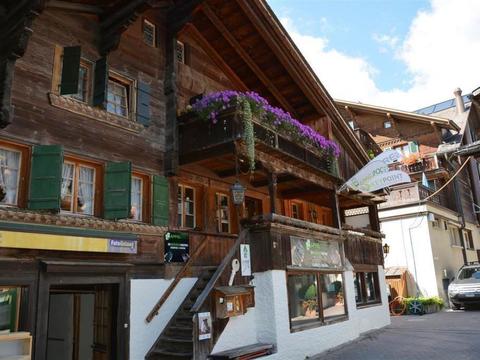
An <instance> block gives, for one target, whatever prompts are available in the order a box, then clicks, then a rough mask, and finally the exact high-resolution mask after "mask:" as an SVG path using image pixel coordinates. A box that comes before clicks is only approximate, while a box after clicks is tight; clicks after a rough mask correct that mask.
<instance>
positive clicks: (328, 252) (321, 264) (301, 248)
mask: <svg viewBox="0 0 480 360" xmlns="http://www.w3.org/2000/svg"><path fill="white" fill-rule="evenodd" d="M290 245H291V252H292V266H298V267H306V268H328V269H336V268H341V267H342V257H341V255H340V245H339V244H338V242H336V241H325V240H316V239H306V238H302V237H298V236H290Z"/></svg>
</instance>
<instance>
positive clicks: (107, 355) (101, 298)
mask: <svg viewBox="0 0 480 360" xmlns="http://www.w3.org/2000/svg"><path fill="white" fill-rule="evenodd" d="M113 306H114V304H113V294H112V287H111V286H99V287H98V288H97V289H96V291H95V305H94V321H93V326H94V332H93V360H110V359H113V356H114V349H113V344H112V338H113V330H114V316H113V314H114V313H115V311H114V309H113Z"/></svg>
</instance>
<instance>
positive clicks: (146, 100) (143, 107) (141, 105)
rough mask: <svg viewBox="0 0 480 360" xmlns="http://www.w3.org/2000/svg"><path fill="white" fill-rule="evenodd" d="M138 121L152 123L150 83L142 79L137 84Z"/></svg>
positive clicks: (146, 123) (146, 124) (145, 123)
mask: <svg viewBox="0 0 480 360" xmlns="http://www.w3.org/2000/svg"><path fill="white" fill-rule="evenodd" d="M137 122H138V123H140V124H142V125H143V126H149V125H150V85H148V84H145V83H143V82H141V81H139V82H138V86H137Z"/></svg>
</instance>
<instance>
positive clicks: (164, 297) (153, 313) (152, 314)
mask: <svg viewBox="0 0 480 360" xmlns="http://www.w3.org/2000/svg"><path fill="white" fill-rule="evenodd" d="M208 242H209V238H208V237H205V239H204V241H202V242H201V243H200V245H199V246H198V247H197V248H196V249H195V252H194V253H193V254H192V256H190V258H189V259H188V261H187V262H186V263H185V265H183V267H182V268H181V269H180V271H179V272H178V274H177V275H176V276H175V279H173V281H172V283H171V284H170V285H169V286H168V288H167V290H165V292H164V293H163V294H162V297H161V298H160V300H158V301H157V303H156V304H155V305H154V307H153V308H152V310H151V311H150V312H149V313H148V315H147V317H146V318H145V321H146V322H147V323H149V322H150V321H152V320H153V318H154V317H155V316H157V315H158V312H159V310H160V308H161V307H162V305H163V304H164V303H165V301H167V299H168V297H169V296H170V295H171V294H172V292H173V290H174V289H175V287H176V286H177V285H178V283H179V282H180V280H182V278H183V277H184V276H185V274H186V273H187V271H188V270H189V268H190V267H191V265H192V264H193V262H194V261H195V260H196V258H197V257H198V255H199V254H200V253H201V252H202V251H203V249H204V248H205V246H207V243H208Z"/></svg>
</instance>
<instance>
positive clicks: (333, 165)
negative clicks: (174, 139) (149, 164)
mask: <svg viewBox="0 0 480 360" xmlns="http://www.w3.org/2000/svg"><path fill="white" fill-rule="evenodd" d="M254 133H255V150H256V153H257V155H258V156H256V161H257V162H260V161H261V160H262V156H261V154H262V153H264V154H268V156H270V157H273V158H275V159H278V160H279V161H280V162H283V163H285V164H287V166H288V165H291V166H295V167H297V168H299V169H302V170H304V171H316V172H321V173H323V174H326V175H329V176H331V177H332V176H333V177H337V174H338V166H337V160H336V159H334V158H331V157H329V156H326V155H324V154H322V153H321V152H320V150H318V149H316V148H314V147H313V146H310V145H309V144H302V143H299V142H298V141H295V140H294V139H292V138H289V137H288V136H287V135H284V134H280V133H278V132H276V131H274V130H273V129H271V128H269V127H267V126H265V125H263V124H261V123H260V122H259V121H257V120H254ZM243 136H244V126H243V122H242V117H241V116H240V113H239V111H236V110H235V109H227V110H225V111H224V112H223V113H221V114H220V115H219V117H218V122H217V123H216V124H213V123H211V122H206V121H204V120H202V119H199V118H197V117H195V116H194V115H193V114H187V115H184V116H182V117H181V118H180V119H179V139H180V144H179V159H180V165H186V164H191V163H195V162H200V161H205V160H207V159H213V158H216V159H218V160H219V162H222V161H223V162H225V160H226V159H228V157H229V156H230V157H231V156H232V155H233V154H234V153H235V152H236V153H237V154H239V155H240V156H242V155H243V156H245V154H244V152H245V146H242V144H243V141H242V139H243ZM230 160H231V159H230ZM259 160H260V161H259ZM219 172H221V170H219Z"/></svg>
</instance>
